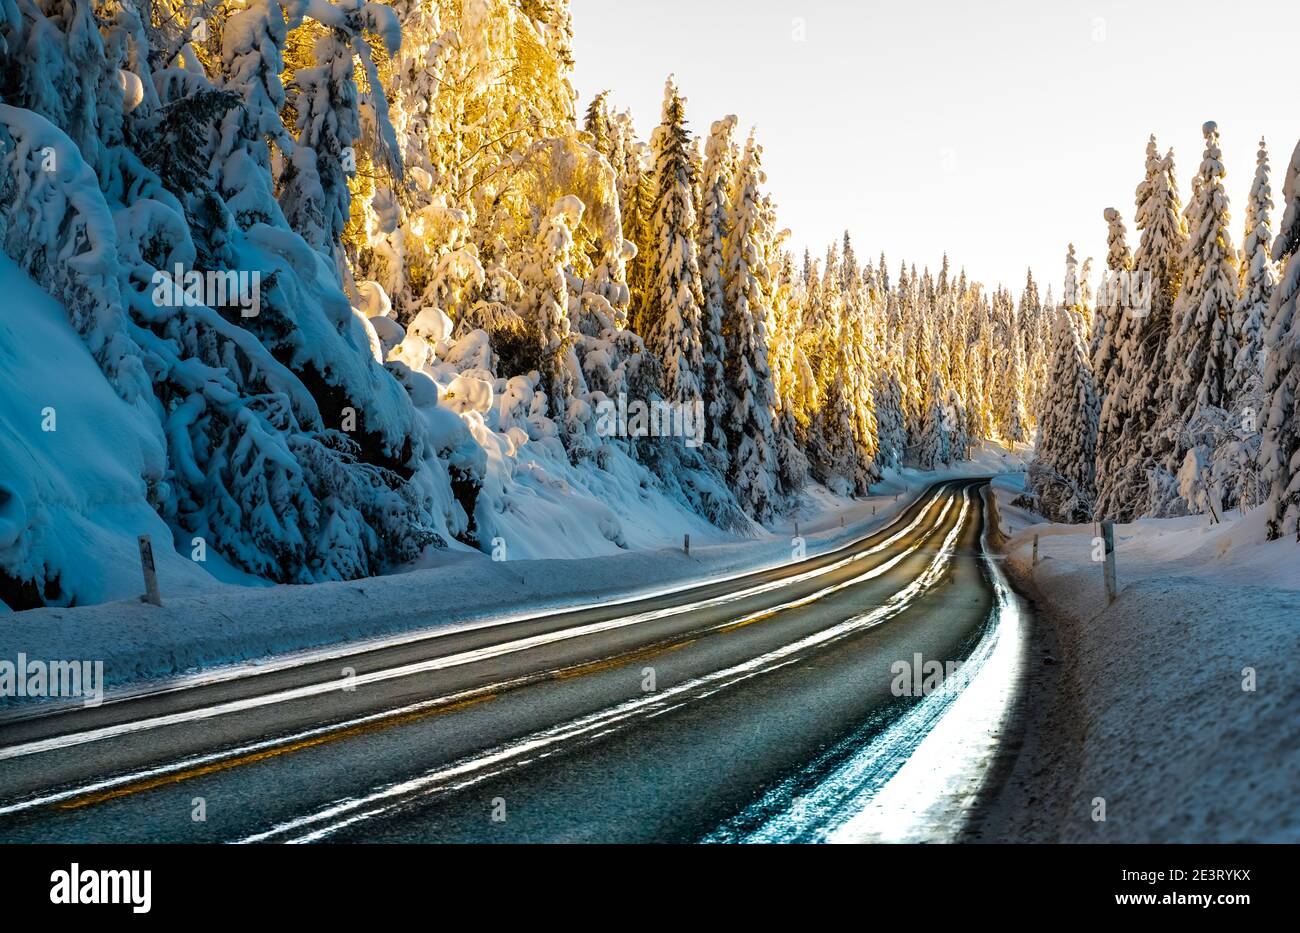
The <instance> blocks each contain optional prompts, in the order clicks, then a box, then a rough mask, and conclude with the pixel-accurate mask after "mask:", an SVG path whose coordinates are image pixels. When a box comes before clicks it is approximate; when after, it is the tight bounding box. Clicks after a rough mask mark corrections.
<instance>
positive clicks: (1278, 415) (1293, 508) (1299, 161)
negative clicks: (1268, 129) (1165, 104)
mask: <svg viewBox="0 0 1300 933" xmlns="http://www.w3.org/2000/svg"><path fill="white" fill-rule="evenodd" d="M1282 196H1283V197H1284V198H1285V199H1286V211H1285V213H1284V214H1283V216H1282V226H1281V229H1280V230H1279V231H1278V235H1277V239H1276V240H1275V241H1274V242H1273V259H1274V261H1276V262H1277V263H1278V264H1279V265H1280V266H1281V268H1282V274H1281V277H1280V278H1279V280H1278V283H1277V287H1276V288H1275V289H1274V290H1273V298H1272V301H1271V302H1270V304H1269V328H1268V331H1267V333H1266V335H1265V338H1264V342H1265V346H1266V347H1267V349H1268V365H1267V368H1266V370H1265V373H1264V387H1265V391H1266V393H1267V397H1268V412H1267V416H1266V420H1265V422H1264V439H1263V447H1262V450H1261V467H1262V470H1263V472H1264V475H1265V476H1268V477H1269V478H1270V487H1269V497H1268V536H1269V538H1270V539H1277V538H1281V537H1284V536H1286V537H1294V538H1297V539H1300V314H1297V313H1296V305H1297V303H1300V143H1298V144H1297V145H1296V148H1295V151H1294V152H1293V153H1292V155H1291V163H1290V165H1289V166H1288V168H1287V173H1286V178H1285V180H1284V181H1283V184H1282Z"/></svg>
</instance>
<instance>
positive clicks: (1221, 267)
mask: <svg viewBox="0 0 1300 933" xmlns="http://www.w3.org/2000/svg"><path fill="white" fill-rule="evenodd" d="M1204 134H1205V157H1204V159H1203V160H1202V162H1201V169H1200V174H1199V175H1198V183H1197V184H1196V186H1195V189H1196V196H1195V197H1194V198H1193V200H1192V203H1191V204H1190V205H1189V206H1188V211H1187V215H1188V228H1189V230H1190V231H1191V236H1190V238H1189V240H1188V242H1187V245H1186V247H1185V249H1184V254H1183V256H1184V278H1183V288H1182V291H1181V293H1180V294H1179V299H1178V301H1177V302H1176V303H1175V306H1174V311H1173V320H1172V324H1171V329H1172V332H1171V335H1170V341H1169V344H1168V346H1167V348H1166V351H1165V367H1166V370H1167V371H1168V372H1169V373H1170V376H1171V378H1170V385H1169V391H1170V404H1169V408H1168V413H1169V415H1170V416H1171V417H1172V418H1173V419H1175V421H1176V422H1178V421H1180V422H1181V423H1183V424H1186V423H1187V422H1189V421H1190V420H1191V419H1192V418H1193V416H1194V414H1195V411H1196V410H1197V409H1200V408H1205V407H1207V406H1217V407H1222V405H1223V403H1224V389H1225V384H1226V375H1227V365H1228V360H1229V358H1230V356H1229V355H1230V353H1231V351H1232V347H1231V341H1230V338H1229V334H1228V327H1229V319H1230V316H1231V314H1232V309H1233V306H1234V305H1235V304H1236V296H1237V282H1238V278H1239V273H1238V269H1237V257H1236V252H1235V250H1234V249H1233V248H1232V235H1231V233H1230V231H1229V222H1228V195H1227V192H1225V191H1224V189H1223V178H1224V175H1225V174H1226V171H1225V169H1224V167H1223V153H1222V152H1221V151H1220V149H1219V130H1218V126H1217V125H1216V124H1214V123H1213V122H1210V123H1206V124H1205V127H1204ZM1175 451H1176V455H1177V457H1178V459H1181V454H1182V453H1183V452H1184V451H1183V449H1182V447H1181V445H1179V446H1176V447H1175Z"/></svg>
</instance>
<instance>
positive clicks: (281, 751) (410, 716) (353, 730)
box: [54, 693, 497, 810]
mask: <svg viewBox="0 0 1300 933" xmlns="http://www.w3.org/2000/svg"><path fill="white" fill-rule="evenodd" d="M496 698H497V695H496V694H495V693H487V694H484V695H483V696H478V697H470V698H469V699H467V700H460V701H459V702H456V703H448V704H447V705H446V706H436V707H434V708H433V709H424V710H418V711H416V712H412V713H403V714H402V715H400V716H393V717H391V718H389V719H384V720H380V721H378V722H371V723H366V724H364V725H360V726H349V727H348V728H346V729H339V730H337V731H335V732H329V733H326V734H325V735H316V736H312V737H311V738H310V739H303V740H301V741H299V742H290V743H288V744H286V745H279V746H277V747H275V748H268V749H263V750H262V751H260V752H252V753H250V754H247V755H240V756H238V757H236V758H227V759H226V760H225V761H214V762H211V763H210V764H206V765H201V766H199V767H196V768H189V769H187V770H185V771H175V772H173V773H171V774H160V775H158V776H157V777H152V778H147V779H145V780H142V781H137V782H136V783H134V784H124V785H122V786H121V787H114V788H111V789H110V790H104V791H98V792H96V793H93V794H86V795H85V796H82V797H74V798H72V799H71V800H65V801H63V802H62V803H57V804H55V805H54V806H55V807H57V808H58V809H60V810H79V809H81V808H82V807H89V806H93V805H94V804H97V803H104V802H105V801H108V800H115V799H117V798H118V797H129V796H131V795H133V794H139V793H143V792H144V791H149V790H154V789H155V788H158V787H165V786H167V785H168V784H179V783H180V782H182V781H188V780H190V779H192V778H197V777H204V776H205V775H209V774H217V773H219V772H221V771H229V770H231V769H232V768H238V767H240V766H242V765H249V764H253V763H255V762H258V761H267V760H268V759H271V758H278V757H280V756H281V755H287V754H289V753H291V752H297V751H302V750H303V749H305V748H314V747H315V746H318V745H325V744H328V743H330V742H336V741H338V740H339V739H344V738H350V737H353V736H358V735H366V734H368V733H372V732H378V731H380V730H383V729H388V728H390V727H392V726H399V725H404V724H407V723H411V722H416V721H418V720H421V719H426V718H428V717H430V716H440V715H443V714H445V713H452V712H456V711H458V710H462V709H465V708H466V707H470V706H477V705H478V704H479V703H486V702H488V701H489V700H495V699H496Z"/></svg>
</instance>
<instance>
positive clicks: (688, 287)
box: [640, 77, 704, 405]
mask: <svg viewBox="0 0 1300 933" xmlns="http://www.w3.org/2000/svg"><path fill="white" fill-rule="evenodd" d="M651 148H652V149H653V151H654V166H655V168H654V204H653V208H652V211H651V221H650V227H651V237H652V244H653V249H652V250H651V253H650V255H651V268H652V269H653V273H652V275H653V279H652V281H651V282H650V285H649V291H648V293H647V295H646V300H645V308H644V311H643V319H642V321H641V322H640V330H641V332H642V333H646V334H649V340H648V344H649V346H650V348H651V350H652V352H654V353H655V355H656V356H658V357H659V359H660V361H661V363H662V364H663V368H664V397H665V398H666V399H667V400H668V401H669V402H671V403H674V404H679V405H693V404H695V403H696V402H701V403H702V401H703V393H704V378H703V369H704V351H703V344H702V338H701V322H700V308H701V306H702V305H703V303H704V298H703V294H702V292H701V289H700V271H699V267H698V265H697V262H696V255H695V237H696V232H697V229H696V216H695V186H696V179H695V173H694V170H693V169H692V166H691V158H692V157H691V148H692V147H691V138H690V133H689V132H687V130H686V101H685V99H684V98H683V97H682V96H681V94H680V93H678V91H677V85H676V84H674V83H673V79H672V78H671V77H670V78H669V79H668V81H667V83H666V85H665V87H664V105H663V119H662V122H661V123H660V125H659V126H658V127H657V128H656V129H655V132H654V136H653V138H652V139H651Z"/></svg>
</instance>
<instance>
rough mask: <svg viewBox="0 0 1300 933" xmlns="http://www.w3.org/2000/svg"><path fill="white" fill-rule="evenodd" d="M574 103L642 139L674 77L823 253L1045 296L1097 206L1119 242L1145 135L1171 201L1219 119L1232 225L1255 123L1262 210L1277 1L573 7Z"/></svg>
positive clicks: (1290, 62)
mask: <svg viewBox="0 0 1300 933" xmlns="http://www.w3.org/2000/svg"><path fill="white" fill-rule="evenodd" d="M572 10H573V19H574V30H575V34H576V35H575V56H576V58H577V70H576V74H575V78H574V80H575V84H576V86H577V89H578V92H579V95H580V101H579V106H580V107H581V108H584V109H585V107H586V105H587V103H588V101H589V100H590V99H591V97H592V95H593V94H594V93H595V92H597V91H600V90H602V89H606V88H608V89H610V90H611V91H612V94H611V98H612V100H613V102H614V104H615V105H616V106H617V107H619V108H620V109H621V108H624V107H631V108H632V111H633V113H634V114H635V116H636V121H637V129H638V132H639V133H640V134H641V136H642V137H643V138H646V139H648V138H649V135H650V130H651V129H652V128H653V125H654V124H655V123H657V122H658V119H659V107H660V103H661V101H662V100H663V83H664V78H665V77H666V76H667V75H668V74H669V73H670V72H671V73H674V74H676V76H677V81H678V84H679V86H680V87H681V88H682V92H683V94H685V95H686V98H687V110H688V115H689V117H690V120H691V129H692V130H693V131H694V132H696V133H701V134H707V133H708V129H709V124H710V123H711V122H712V121H713V120H716V119H717V118H718V117H720V116H722V115H724V114H727V113H735V114H737V115H738V116H739V117H740V120H741V126H742V127H743V128H748V127H749V126H751V125H756V126H757V128H758V135H759V141H760V142H761V143H762V144H763V146H764V149H765V157H766V166H767V171H768V178H769V183H770V188H771V190H772V192H773V194H774V196H775V197H776V199H777V201H778V204H779V207H780V213H781V218H782V223H783V224H784V225H785V226H788V227H790V229H791V231H792V233H793V239H792V244H793V245H794V246H795V247H796V248H797V249H799V250H800V251H802V249H803V247H804V246H810V247H812V248H813V252H814V254H815V255H816V254H820V253H824V251H825V247H826V245H827V244H828V243H829V241H830V240H831V239H832V238H835V237H837V236H839V235H840V233H842V232H843V231H844V230H845V229H846V228H847V229H848V230H849V232H850V234H851V235H852V236H853V239H854V242H855V246H856V248H857V251H858V254H859V256H863V257H865V256H875V255H877V254H878V253H879V252H880V250H881V249H884V250H885V251H886V253H887V255H888V258H889V264H890V267H891V269H893V270H895V271H896V270H897V266H898V261H899V260H900V259H903V258H906V259H907V260H908V261H909V262H912V261H914V262H915V263H916V264H917V266H918V268H919V267H920V266H922V265H925V264H929V265H930V267H931V268H932V269H935V270H937V269H938V266H939V262H940V258H941V256H942V253H943V251H944V250H947V251H948V253H949V255H950V256H951V257H952V261H953V263H954V265H956V266H961V265H964V266H965V267H966V269H967V271H968V273H969V274H970V275H971V276H972V277H974V278H977V279H979V280H981V281H984V282H986V283H989V284H992V283H994V282H997V281H1002V282H1006V283H1007V284H1010V285H1012V286H1013V287H1015V288H1016V289H1017V290H1018V289H1019V287H1020V285H1021V284H1022V283H1023V281H1024V273H1025V268H1026V266H1032V267H1033V268H1034V274H1035V277H1036V278H1038V279H1039V281H1040V283H1043V282H1050V283H1051V284H1052V285H1053V290H1054V291H1055V292H1056V294H1057V295H1058V296H1059V294H1060V291H1061V286H1060V280H1061V279H1062V277H1063V275H1064V257H1065V252H1066V245H1067V244H1068V243H1069V242H1071V241H1073V242H1074V243H1075V245H1076V248H1077V250H1078V253H1079V257H1080V259H1081V260H1082V259H1083V258H1084V257H1086V256H1093V257H1095V261H1094V268H1096V269H1100V267H1101V266H1102V265H1103V264H1104V261H1105V256H1106V223H1105V221H1104V220H1103V219H1102V210H1103V209H1104V208H1106V207H1108V206H1113V207H1117V208H1119V210H1120V211H1121V212H1122V213H1123V215H1124V219H1125V223H1126V225H1127V226H1128V228H1129V231H1130V243H1131V244H1132V245H1134V246H1136V243H1137V238H1136V232H1135V231H1134V230H1133V189H1134V187H1135V186H1136V185H1137V183H1138V181H1139V180H1140V179H1141V176H1142V173H1143V158H1144V151H1145V147H1146V139H1147V136H1148V135H1149V134H1150V133H1155V134H1156V138H1157V140H1158V141H1159V143H1160V145H1161V148H1162V149H1164V148H1165V147H1168V146H1173V147H1174V149H1175V152H1176V162H1177V167H1178V179H1179V184H1180V186H1181V187H1182V190H1183V197H1184V201H1186V200H1187V198H1188V197H1189V196H1190V187H1191V176H1192V174H1193V173H1194V172H1195V170H1196V168H1197V166H1198V165H1199V164H1200V161H1201V153H1202V151H1203V140H1202V137H1201V125H1202V124H1203V123H1204V122H1205V121H1206V120H1215V121H1217V122H1218V124H1219V130H1220V133H1221V134H1222V145H1223V151H1224V161H1225V164H1226V165H1227V168H1228V179H1227V183H1228V194H1229V197H1230V199H1231V202H1232V218H1233V230H1234V233H1235V235H1236V236H1237V237H1238V238H1239V237H1240V235H1241V225H1242V222H1243V209H1244V205H1245V198H1246V193H1247V191H1248V190H1249V187H1250V181H1251V177H1252V175H1253V173H1254V170H1255V150H1256V148H1257V147H1256V143H1257V141H1258V139H1259V137H1260V135H1261V134H1262V135H1264V136H1265V137H1266V138H1267V140H1268V144H1269V150H1270V154H1271V158H1272V165H1273V173H1274V184H1273V193H1274V200H1275V201H1276V202H1277V205H1278V207H1277V210H1276V215H1275V223H1276V221H1277V220H1278V219H1280V217H1281V208H1282V193H1281V188H1282V184H1281V179H1282V174H1283V172H1284V170H1285V168H1286V165H1287V162H1288V161H1289V159H1290V155H1291V152H1292V149H1293V148H1294V147H1295V145H1296V142H1297V140H1300V106H1297V103H1298V102H1300V97H1298V96H1297V94H1298V93H1300V92H1298V91H1297V86H1296V66H1297V58H1296V55H1297V52H1296V49H1300V15H1297V13H1296V7H1295V0H1234V2H1222V0H1220V2H1207V0H1168V2H1166V0H1143V2H1142V3H1132V2H1129V3H1125V2H1102V0H1082V2H1061V0H980V2H963V0H928V2H924V3H922V2H917V0H912V2H888V3H886V2H876V0H572Z"/></svg>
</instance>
